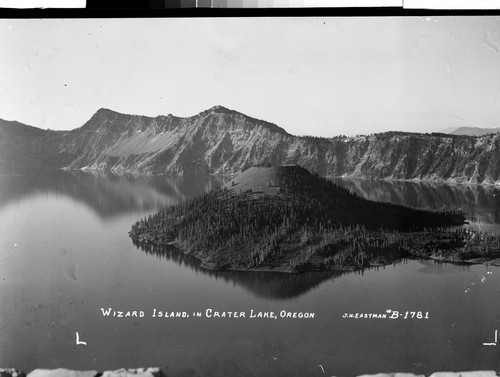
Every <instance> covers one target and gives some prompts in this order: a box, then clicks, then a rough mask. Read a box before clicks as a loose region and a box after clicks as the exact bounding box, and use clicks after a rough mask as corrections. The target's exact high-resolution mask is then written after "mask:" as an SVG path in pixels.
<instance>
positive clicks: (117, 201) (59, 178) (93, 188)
mask: <svg viewBox="0 0 500 377" xmlns="http://www.w3.org/2000/svg"><path fill="white" fill-rule="evenodd" d="M222 184H223V180H222V179H221V178H219V177H214V176H200V175H196V176H194V175H193V176H175V177H174V176H153V177H150V176H135V175H131V174H115V173H112V172H105V171H88V172H87V171H85V172H83V171H63V170H41V171H40V170H37V171H24V172H21V173H20V174H15V175H2V176H0V208H1V207H3V206H5V205H7V204H9V203H12V202H16V201H19V200H22V199H25V198H28V197H30V196H34V195H37V194H56V195H64V196H67V197H70V198H72V199H74V200H77V201H79V202H81V203H85V204H86V205H87V206H88V207H90V208H92V209H93V210H94V211H95V212H97V213H98V214H99V216H100V217H102V218H108V217H113V216H117V215H121V214H124V213H128V212H137V211H151V212H153V211H155V210H157V209H158V208H161V207H163V206H166V205H171V204H175V203H178V202H179V201H180V200H182V199H184V198H186V197H190V196H193V195H197V194H199V193H202V192H204V191H210V190H212V189H215V188H217V187H219V186H221V185H222Z"/></svg>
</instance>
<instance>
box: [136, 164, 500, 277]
mask: <svg viewBox="0 0 500 377" xmlns="http://www.w3.org/2000/svg"><path fill="white" fill-rule="evenodd" d="M464 223H465V217H464V215H463V213H462V212H461V211H459V210H456V209H449V210H443V211H427V210H421V209H415V208H409V207H405V206H400V205H394V204H389V203H381V202H374V201H370V200H366V199H363V198H361V197H360V196H358V195H355V194H353V193H351V192H350V191H348V190H347V189H344V188H341V187H340V186H338V185H335V184H333V183H332V182H331V181H329V180H328V179H326V178H323V177H320V176H319V175H316V174H312V173H310V172H309V171H307V170H306V169H304V168H301V167H299V166H297V165H289V166H277V167H271V166H268V167H262V166H261V167H258V166H254V167H252V168H250V169H248V170H246V171H245V172H243V173H242V174H241V175H239V176H238V177H237V178H235V179H234V180H232V181H230V182H229V183H228V184H226V185H225V186H224V187H222V188H220V189H217V190H212V191H210V192H207V193H205V194H204V195H201V196H198V197H195V198H191V199H188V200H185V201H183V202H181V203H179V204H177V205H173V206H170V207H167V208H164V209H162V210H160V211H159V212H157V213H155V214H152V215H149V216H148V217H147V218H143V219H141V220H139V221H137V222H136V223H135V224H134V225H133V226H132V230H131V231H130V232H129V235H130V237H131V238H132V239H133V240H134V242H135V243H138V244H143V245H144V244H150V245H155V246H158V247H161V246H162V245H175V246H177V247H179V248H180V249H181V250H182V251H183V252H185V253H186V254H189V255H192V256H194V257H196V258H198V259H199V260H200V261H201V262H202V264H201V266H202V267H205V268H209V269H230V270H272V271H286V272H301V271H308V270H354V269H361V268H367V267H372V266H380V265H386V264H390V263H392V262H393V261H395V260H398V259H401V258H408V257H423V258H433V259H436V260H440V261H451V262H460V263H482V262H485V261H492V260H494V259H497V258H500V237H499V236H496V235H491V234H486V233H483V232H479V231H475V230H472V229H469V228H465V227H463V226H461V225H463V224H464Z"/></svg>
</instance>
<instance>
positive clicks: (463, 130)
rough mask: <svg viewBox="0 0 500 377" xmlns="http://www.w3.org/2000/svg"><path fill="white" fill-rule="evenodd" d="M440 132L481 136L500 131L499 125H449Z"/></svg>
mask: <svg viewBox="0 0 500 377" xmlns="http://www.w3.org/2000/svg"><path fill="white" fill-rule="evenodd" d="M441 132H443V133H446V134H450V135H468V136H483V135H488V134H493V133H498V132H500V127H497V128H479V127H451V128H446V129H444V130H443V131H441Z"/></svg>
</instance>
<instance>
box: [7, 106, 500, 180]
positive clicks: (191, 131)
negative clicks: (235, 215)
mask: <svg viewBox="0 0 500 377" xmlns="http://www.w3.org/2000/svg"><path fill="white" fill-rule="evenodd" d="M23 130H24V131H23ZM499 140H500V134H489V135H483V136H477V137H476V136H464V135H448V134H418V133H403V132H386V133H381V134H375V135H369V136H357V137H334V138H329V139H327V138H319V137H298V136H293V135H290V134H288V133H287V132H286V131H285V130H283V129H282V128H280V127H278V126H276V125H274V124H272V123H268V122H265V121H262V120H258V119H254V118H251V117H249V116H247V115H244V114H241V113H238V112H236V111H234V110H230V109H227V108H224V107H222V106H215V107H212V108H211V109H208V110H206V111H203V112H201V113H199V114H197V115H195V116H191V117H185V118H180V117H175V116H173V115H170V114H169V115H167V116H158V117H155V118H153V117H146V116H139V115H127V114H120V113H117V112H115V111H112V110H108V109H100V110H99V111H97V113H96V114H94V115H93V116H92V118H91V119H90V120H89V121H88V122H87V123H85V124H84V125H83V126H82V127H80V128H78V129H75V130H72V131H58V132H54V131H44V130H39V129H36V128H33V127H29V126H25V125H20V124H15V122H5V121H2V122H0V145H1V146H2V150H1V151H0V169H5V168H15V167H19V166H25V165H30V166H34V167H37V166H39V165H43V166H53V167H58V168H60V167H67V168H69V169H82V168H86V169H109V170H114V171H127V172H131V173H137V174H149V175H156V174H184V173H190V172H196V173H210V174H218V173H221V174H239V173H241V172H242V171H244V170H246V169H247V168H249V167H251V166H253V165H266V164H273V165H281V164H298V165H301V166H303V167H305V168H307V169H308V170H311V171H314V172H317V173H319V174H321V175H324V176H351V177H364V178H370V179H397V180H431V181H448V182H459V183H486V184H495V183H499V182H500V167H499V164H498V161H499V158H500V146H499Z"/></svg>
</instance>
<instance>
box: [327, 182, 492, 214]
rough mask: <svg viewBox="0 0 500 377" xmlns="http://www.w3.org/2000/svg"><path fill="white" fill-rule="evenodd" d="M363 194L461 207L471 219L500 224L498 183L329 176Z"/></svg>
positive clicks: (398, 201) (434, 206) (416, 204)
mask: <svg viewBox="0 0 500 377" xmlns="http://www.w3.org/2000/svg"><path fill="white" fill-rule="evenodd" d="M333 181H334V182H335V183H337V184H339V185H341V186H343V187H346V188H348V189H349V190H351V191H352V192H355V193H357V194H359V195H361V196H362V197H364V198H367V199H370V200H375V201H383V202H391V203H396V204H404V205H409V206H412V207H417V208H425V209H442V208H461V209H462V210H463V211H464V212H465V214H466V216H467V218H468V220H469V221H470V222H472V223H485V224H500V187H497V186H479V185H447V184H444V183H441V184H440V183H428V182H426V183H424V182H397V181H371V180H364V179H339V178H336V179H333Z"/></svg>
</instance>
